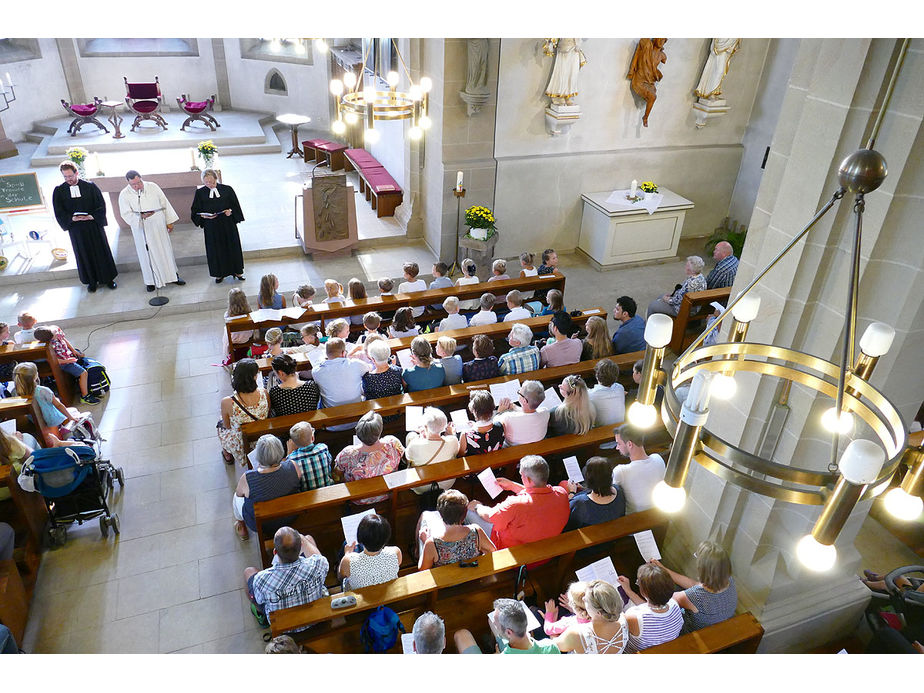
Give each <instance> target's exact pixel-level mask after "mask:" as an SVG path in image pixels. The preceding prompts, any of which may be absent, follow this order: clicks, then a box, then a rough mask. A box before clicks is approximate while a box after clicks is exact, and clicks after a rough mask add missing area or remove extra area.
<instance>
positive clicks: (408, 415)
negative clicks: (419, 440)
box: [404, 404, 423, 431]
mask: <svg viewBox="0 0 924 693" xmlns="http://www.w3.org/2000/svg"><path fill="white" fill-rule="evenodd" d="M404 417H405V420H406V423H405V425H404V430H405V431H416V430H418V429H419V428H420V427H421V426H423V407H417V406H414V405H413V404H411V405H408V406H406V407H405V408H404Z"/></svg>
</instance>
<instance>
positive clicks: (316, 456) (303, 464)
mask: <svg viewBox="0 0 924 693" xmlns="http://www.w3.org/2000/svg"><path fill="white" fill-rule="evenodd" d="M288 459H289V461H290V462H291V463H292V464H294V465H297V466H298V468H299V469H300V470H301V472H302V477H301V479H299V482H298V490H299V491H311V490H312V489H316V488H321V487H322V486H330V485H331V484H332V483H334V481H333V479H331V477H330V467H331V462H332V459H331V456H330V451H329V450H328V449H327V445H325V444H324V443H313V444H311V445H309V446H308V447H304V448H299V449H298V450H296V451H295V452H293V453H292V454H291V455H289V457H288Z"/></svg>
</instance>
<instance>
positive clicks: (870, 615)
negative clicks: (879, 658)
mask: <svg viewBox="0 0 924 693" xmlns="http://www.w3.org/2000/svg"><path fill="white" fill-rule="evenodd" d="M922 575H924V565H909V566H904V567H902V568H896V569H895V570H893V571H892V572H890V573H888V574H887V575H884V576H883V582H884V583H885V591H879V590H871V591H872V594H873V598H872V600H871V601H870V604H869V606H868V607H867V609H866V621H867V624H868V625H869V627H870V629H871V630H872V631H873V637H874V641H875V642H876V643H877V647H879V646H881V645H882V644H883V643H885V644H886V651H894V648H895V647H896V646H895V643H898V645H897V648H898V649H901V648H902V645H903V644H906V643H902V639H901V638H900V637H895V636H896V634H897V633H901V635H903V636H904V638H905V640H906V641H907V643H910V642H911V641H914V640H919V641H922V642H924V640H922V638H924V592H918V591H917V589H918V588H919V587H920V585H921V584H922V582H924V579H922V577H921V576H922ZM900 577H901V578H904V580H902V581H901V582H902V584H903V585H904V586H900V585H898V584H896V582H897V581H898V579H899V578H900ZM905 580H907V582H905ZM909 583H910V585H909ZM882 635H888V636H892V637H888V638H882V637H879V636H882ZM869 651H872V652H878V653H880V654H882V653H883V652H882V651H880V650H879V649H874V650H869Z"/></svg>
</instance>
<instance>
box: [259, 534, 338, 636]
mask: <svg viewBox="0 0 924 693" xmlns="http://www.w3.org/2000/svg"><path fill="white" fill-rule="evenodd" d="M273 546H274V553H275V554H276V555H275V556H273V565H271V566H270V567H269V568H267V569H266V570H260V569H259V568H253V567H251V568H247V569H246V570H244V579H245V580H246V582H247V596H248V597H250V602H251V604H250V611H251V613H253V615H254V616H255V617H256V619H257V621H258V622H259V623H260V625H261V626H263V627H264V628H266V627H268V626H269V615H270V614H271V613H273V612H274V611H276V610H278V609H288V608H290V607H293V606H301V605H302V604H308V603H310V602H313V601H314V600H315V599H320V598H321V597H326V596H328V592H327V588H326V587H325V586H324V580H325V578H326V577H327V571H328V569H329V568H330V565H329V564H328V563H327V559H326V558H324V556H322V555H321V552H320V551H318V546H317V544H316V543H315V541H314V539H313V538H312V537H311V536H309V535H304V534H299V533H298V532H296V531H295V530H294V529H292V528H291V527H281V528H280V529H279V530H278V531H277V532H276V535H275V536H274V537H273ZM307 627H308V626H306V628H307ZM299 630H303V629H299Z"/></svg>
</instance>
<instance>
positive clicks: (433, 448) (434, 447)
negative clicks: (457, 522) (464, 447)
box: [404, 407, 459, 507]
mask: <svg viewBox="0 0 924 693" xmlns="http://www.w3.org/2000/svg"><path fill="white" fill-rule="evenodd" d="M447 424H448V425H447ZM458 454H459V439H458V438H456V436H455V435H454V434H453V430H452V424H449V422H448V421H447V420H446V415H445V414H444V413H443V412H442V411H441V410H440V409H437V408H436V407H427V408H426V409H424V413H423V427H422V428H421V430H420V431H419V432H416V433H415V432H413V431H412V432H411V433H408V434H407V447H406V448H405V451H404V456H405V458H406V459H407V465H408V467H424V466H426V465H428V464H437V463H439V462H445V461H446V460H451V459H453V458H454V457H456V456H457V455H458ZM454 483H455V479H448V480H446V481H440V482H439V483H438V484H437V486H439V487H440V488H441V489H443V490H444V491H445V490H446V489H448V488H452V485H453V484H454ZM411 490H412V491H413V492H414V493H416V494H417V495H423V494H424V493H426V492H427V491H429V490H430V489H429V487H427V486H415V487H413V488H412V489H411ZM431 507H432V506H431Z"/></svg>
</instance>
